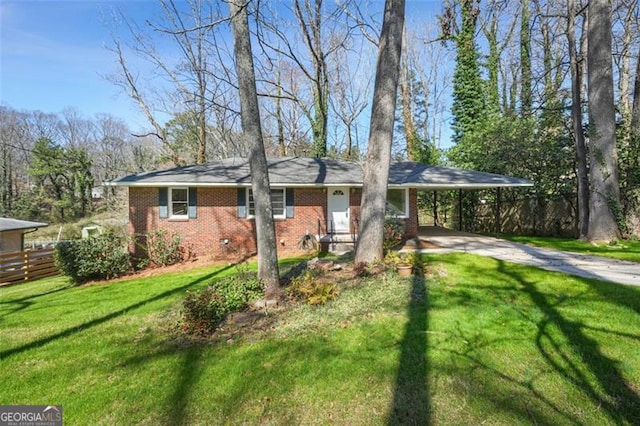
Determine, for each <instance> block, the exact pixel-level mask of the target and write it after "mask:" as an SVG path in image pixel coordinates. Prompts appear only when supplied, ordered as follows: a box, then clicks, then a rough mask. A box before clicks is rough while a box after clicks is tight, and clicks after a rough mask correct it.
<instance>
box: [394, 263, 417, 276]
mask: <svg viewBox="0 0 640 426" xmlns="http://www.w3.org/2000/svg"><path fill="white" fill-rule="evenodd" d="M397 271H398V275H400V276H401V277H409V276H411V273H412V272H413V267H412V266H411V265H398V268H397Z"/></svg>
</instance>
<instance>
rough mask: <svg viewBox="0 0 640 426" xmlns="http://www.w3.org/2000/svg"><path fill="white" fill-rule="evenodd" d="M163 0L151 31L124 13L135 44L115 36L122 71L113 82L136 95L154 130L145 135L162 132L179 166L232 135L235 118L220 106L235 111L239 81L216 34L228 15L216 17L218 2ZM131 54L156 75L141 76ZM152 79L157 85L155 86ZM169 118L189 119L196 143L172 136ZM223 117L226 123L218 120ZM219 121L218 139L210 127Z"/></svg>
mask: <svg viewBox="0 0 640 426" xmlns="http://www.w3.org/2000/svg"><path fill="white" fill-rule="evenodd" d="M159 3H160V6H161V7H162V10H163V15H162V16H161V17H160V18H158V19H156V20H153V21H151V20H149V21H147V22H146V24H147V28H149V30H150V31H149V30H142V29H140V28H139V27H138V26H136V25H135V23H134V22H130V21H129V20H127V18H126V17H125V16H124V15H123V14H121V15H120V17H119V18H120V20H121V21H122V22H124V24H125V26H126V28H127V31H128V32H129V33H130V35H131V36H132V38H133V42H132V43H131V44H130V45H129V46H125V45H123V43H121V42H120V41H119V40H118V39H117V38H115V37H114V41H113V47H112V48H111V50H112V51H113V52H114V53H115V54H116V56H117V60H118V65H119V68H120V70H119V72H118V73H116V74H115V75H112V76H110V80H111V81H113V82H114V83H115V84H117V85H119V86H120V87H122V88H123V89H124V91H125V92H126V93H127V94H128V95H129V96H130V97H131V99H133V101H134V102H135V103H136V104H137V106H138V108H139V109H140V111H142V113H143V114H144V115H145V117H146V119H147V121H148V123H149V125H151V127H152V128H153V129H152V131H151V132H147V133H145V134H142V135H140V136H144V135H149V134H151V135H154V136H156V137H157V138H158V139H159V140H160V141H161V142H162V145H163V147H164V149H165V151H166V153H167V156H168V158H169V159H170V160H171V162H173V163H174V164H176V165H183V164H185V163H191V162H195V163H203V162H205V161H206V159H207V155H208V154H209V153H210V152H211V150H210V149H209V147H208V146H209V145H211V144H212V143H213V141H212V140H210V139H213V140H214V141H215V142H221V141H220V139H219V137H220V136H226V135H227V132H226V130H227V129H228V128H229V127H230V126H229V124H228V121H227V120H230V121H233V118H230V116H229V114H225V113H223V114H219V113H218V112H219V110H220V109H222V110H233V106H234V102H235V101H234V100H233V99H230V98H229V97H228V96H225V94H226V93H227V92H229V90H230V89H232V88H233V84H232V83H231V79H230V77H229V76H228V72H229V70H228V69H227V68H226V64H225V62H226V56H225V54H224V53H223V52H221V50H223V51H224V48H225V45H224V42H220V40H219V39H217V38H216V35H215V30H216V29H217V27H218V25H217V24H219V23H220V22H224V19H222V18H220V19H218V20H215V18H216V17H219V14H220V12H219V11H218V10H217V9H216V5H215V3H212V2H209V1H208V0H188V1H187V2H185V3H178V2H176V1H174V0H160V1H159ZM164 40H169V41H170V42H171V44H170V45H169V46H170V47H164V48H163V50H162V52H160V51H159V49H158V47H157V46H158V44H159V43H160V42H162V41H164ZM128 55H132V56H134V57H137V58H139V59H142V61H143V62H145V63H147V64H150V65H151V66H152V67H153V69H154V71H153V73H151V72H150V71H147V74H145V76H144V78H140V76H139V75H138V74H137V73H136V71H135V69H134V67H133V66H132V65H131V62H132V61H130V58H129V57H128ZM154 79H155V80H154ZM152 80H153V81H154V84H153V85H152V84H150V81H152ZM145 83H146V84H145ZM232 115H233V114H232ZM167 116H168V117H169V118H173V119H174V120H181V119H183V118H184V117H189V120H190V126H192V127H193V129H194V130H193V132H192V133H193V134H194V136H195V143H194V144H191V143H185V141H175V140H173V139H172V138H171V137H170V135H168V134H167V130H166V123H165V122H164V121H165V118H166V117H167ZM221 118H222V119H224V120H225V121H224V122H221V123H217V122H216V121H214V120H217V119H221ZM212 121H213V122H212ZM218 124H219V125H220V127H222V128H223V131H221V132H220V133H219V134H218V135H217V136H218V139H214V138H213V137H212V136H213V132H211V128H210V127H211V126H212V125H214V126H217V125H218ZM222 142H229V141H228V140H223V141H222ZM191 145H193V147H191ZM187 147H188V149H185V148H187ZM223 151H225V149H223Z"/></svg>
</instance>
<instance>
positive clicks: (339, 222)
mask: <svg viewBox="0 0 640 426" xmlns="http://www.w3.org/2000/svg"><path fill="white" fill-rule="evenodd" d="M327 194H329V195H328V196H329V198H328V200H327V210H328V211H329V223H328V229H329V232H349V188H346V187H345V188H328V190H327Z"/></svg>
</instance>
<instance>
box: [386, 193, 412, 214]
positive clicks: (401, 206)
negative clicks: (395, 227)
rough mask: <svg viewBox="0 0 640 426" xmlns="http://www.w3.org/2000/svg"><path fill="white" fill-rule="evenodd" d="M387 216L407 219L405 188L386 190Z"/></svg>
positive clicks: (406, 194) (407, 199) (407, 196)
mask: <svg viewBox="0 0 640 426" xmlns="http://www.w3.org/2000/svg"><path fill="white" fill-rule="evenodd" d="M387 215H388V216H395V217H402V218H407V217H409V190H408V189H406V188H390V189H388V190H387Z"/></svg>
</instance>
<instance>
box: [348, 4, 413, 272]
mask: <svg viewBox="0 0 640 426" xmlns="http://www.w3.org/2000/svg"><path fill="white" fill-rule="evenodd" d="M404 9H405V1H404V0H386V1H385V7H384V21H383V23H382V32H381V34H380V44H379V46H380V48H379V49H380V50H379V53H378V63H377V65H376V80H375V86H374V89H373V104H372V111H371V124H370V134H369V146H368V149H367V162H366V164H365V166H364V184H363V188H362V202H361V205H360V209H361V220H360V229H359V236H358V246H357V248H356V256H355V261H356V262H358V263H359V262H363V263H367V264H368V263H371V262H373V261H374V260H376V259H382V257H383V256H384V253H383V231H384V219H385V211H386V204H387V183H388V180H389V165H390V162H391V142H392V140H393V123H394V114H395V109H396V95H397V90H398V77H399V72H400V59H401V54H402V32H403V28H404Z"/></svg>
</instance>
